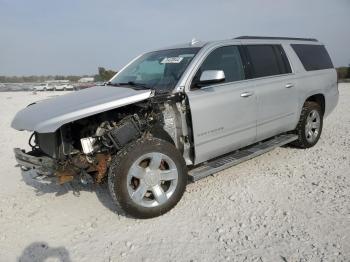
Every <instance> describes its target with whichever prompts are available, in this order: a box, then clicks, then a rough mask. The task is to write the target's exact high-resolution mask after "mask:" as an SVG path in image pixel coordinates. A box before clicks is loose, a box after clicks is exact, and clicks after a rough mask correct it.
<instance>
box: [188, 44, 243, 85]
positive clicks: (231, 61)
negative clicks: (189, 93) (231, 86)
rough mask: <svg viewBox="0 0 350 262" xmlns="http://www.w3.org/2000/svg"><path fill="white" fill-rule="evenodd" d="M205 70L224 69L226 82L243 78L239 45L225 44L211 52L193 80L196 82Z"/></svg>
mask: <svg viewBox="0 0 350 262" xmlns="http://www.w3.org/2000/svg"><path fill="white" fill-rule="evenodd" d="M205 70H223V71H224V73H225V81H223V82H224V83H225V82H233V81H238V80H243V79H244V70H243V65H242V59H241V56H240V53H239V50H238V47H237V46H224V47H220V48H218V49H215V50H214V51H213V52H211V53H210V54H209V55H208V57H207V58H206V59H205V60H204V62H203V64H202V66H201V67H200V69H199V70H198V72H197V73H196V76H195V77H194V81H193V82H196V81H197V80H198V79H199V78H200V75H201V73H202V72H203V71H205Z"/></svg>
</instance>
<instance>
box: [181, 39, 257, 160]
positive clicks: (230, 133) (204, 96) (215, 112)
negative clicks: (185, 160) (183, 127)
mask: <svg viewBox="0 0 350 262" xmlns="http://www.w3.org/2000/svg"><path fill="white" fill-rule="evenodd" d="M206 70H222V71H224V74H225V80H224V81H223V82H221V83H216V84H211V85H206V86H201V87H198V86H197V85H196V82H197V81H198V79H199V77H200V75H201V73H202V72H204V71H206ZM244 80H245V73H244V69H243V63H242V59H241V55H240V52H239V48H238V47H237V46H224V47H219V48H217V49H215V50H214V51H212V52H211V53H210V54H209V55H208V56H207V57H206V58H205V60H204V62H203V63H202V65H201V67H200V69H199V70H198V71H197V73H196V75H195V76H194V78H193V81H192V84H191V90H190V91H189V92H188V93H187V95H188V100H189V105H190V109H191V116H192V127H193V139H194V145H195V164H198V163H201V162H203V161H206V160H209V159H211V158H214V157H217V156H219V155H222V154H225V153H228V152H230V151H233V150H235V149H238V148H240V147H242V146H245V145H248V144H251V143H254V142H255V140H256V120H257V98H256V95H255V89H254V85H253V84H252V83H250V81H244Z"/></svg>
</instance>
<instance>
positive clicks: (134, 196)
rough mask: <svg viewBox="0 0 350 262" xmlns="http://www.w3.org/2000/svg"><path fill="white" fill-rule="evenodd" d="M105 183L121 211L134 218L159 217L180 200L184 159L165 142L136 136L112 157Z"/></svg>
mask: <svg viewBox="0 0 350 262" xmlns="http://www.w3.org/2000/svg"><path fill="white" fill-rule="evenodd" d="M112 161H113V162H112V165H111V167H110V170H109V175H108V185H109V190H110V193H111V195H112V198H113V200H114V202H115V204H116V205H117V207H119V208H121V209H122V210H123V211H124V212H125V213H127V214H130V215H132V216H134V217H137V218H151V217H156V216H160V215H162V214H164V213H166V212H167V211H169V210H170V209H172V208H173V207H174V206H175V205H176V204H177V202H178V201H179V200H180V199H181V197H182V195H183V193H184V191H185V188H186V184H187V169H186V164H185V161H184V160H183V158H182V156H181V154H180V153H179V152H178V150H177V149H176V148H175V147H174V146H173V145H172V144H170V143H169V142H166V141H164V140H160V139H156V138H148V139H139V140H137V141H135V142H133V143H131V144H130V145H128V146H126V147H125V148H124V149H123V150H121V151H120V152H118V154H117V155H116V156H115V157H114V159H113V160H112Z"/></svg>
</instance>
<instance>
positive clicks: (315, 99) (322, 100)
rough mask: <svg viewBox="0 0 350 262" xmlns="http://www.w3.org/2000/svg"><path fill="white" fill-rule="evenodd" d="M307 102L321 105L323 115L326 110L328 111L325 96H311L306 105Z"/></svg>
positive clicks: (306, 100)
mask: <svg viewBox="0 0 350 262" xmlns="http://www.w3.org/2000/svg"><path fill="white" fill-rule="evenodd" d="M305 102H316V103H317V104H319V105H320V106H321V109H322V114H323V115H324V113H325V109H326V99H325V96H324V94H322V93H317V94H313V95H310V96H309V97H307V98H306V99H305V101H304V104H305Z"/></svg>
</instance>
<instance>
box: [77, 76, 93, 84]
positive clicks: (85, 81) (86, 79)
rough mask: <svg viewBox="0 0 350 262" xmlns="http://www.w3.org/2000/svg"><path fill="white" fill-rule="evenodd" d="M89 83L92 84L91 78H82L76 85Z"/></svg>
mask: <svg viewBox="0 0 350 262" xmlns="http://www.w3.org/2000/svg"><path fill="white" fill-rule="evenodd" d="M89 82H94V78H93V77H83V78H80V79H79V80H78V83H89Z"/></svg>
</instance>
